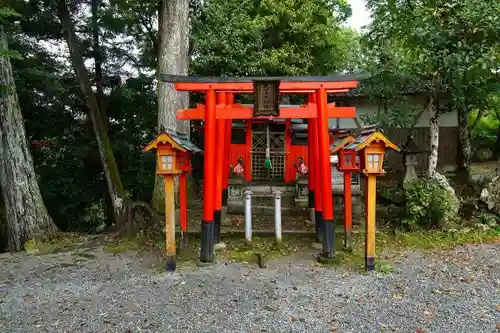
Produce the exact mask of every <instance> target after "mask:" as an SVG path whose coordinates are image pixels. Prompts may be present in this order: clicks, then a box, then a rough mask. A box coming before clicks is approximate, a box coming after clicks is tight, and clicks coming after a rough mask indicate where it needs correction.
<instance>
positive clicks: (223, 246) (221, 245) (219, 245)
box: [214, 242, 227, 251]
mask: <svg viewBox="0 0 500 333" xmlns="http://www.w3.org/2000/svg"><path fill="white" fill-rule="evenodd" d="M226 247H227V245H226V243H222V242H220V243H217V244H215V245H214V251H221V250H225V249H226Z"/></svg>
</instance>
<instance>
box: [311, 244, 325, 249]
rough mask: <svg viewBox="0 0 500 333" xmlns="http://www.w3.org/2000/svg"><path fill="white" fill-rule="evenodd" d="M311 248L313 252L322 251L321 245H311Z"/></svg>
mask: <svg viewBox="0 0 500 333" xmlns="http://www.w3.org/2000/svg"><path fill="white" fill-rule="evenodd" d="M311 247H312V248H313V249H315V250H320V251H322V250H323V244H321V243H312V245H311Z"/></svg>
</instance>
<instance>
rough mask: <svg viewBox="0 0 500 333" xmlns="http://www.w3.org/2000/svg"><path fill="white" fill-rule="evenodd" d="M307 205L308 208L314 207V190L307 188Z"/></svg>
mask: <svg viewBox="0 0 500 333" xmlns="http://www.w3.org/2000/svg"><path fill="white" fill-rule="evenodd" d="M307 199H308V200H307V203H308V205H307V207H308V208H314V190H309V194H308V196H307Z"/></svg>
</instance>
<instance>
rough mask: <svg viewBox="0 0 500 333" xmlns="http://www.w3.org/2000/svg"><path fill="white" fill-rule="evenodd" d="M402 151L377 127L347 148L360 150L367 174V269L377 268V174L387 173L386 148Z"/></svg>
mask: <svg viewBox="0 0 500 333" xmlns="http://www.w3.org/2000/svg"><path fill="white" fill-rule="evenodd" d="M388 148H390V149H393V150H395V151H397V152H399V151H400V149H399V147H397V146H396V145H395V144H393V143H392V142H391V141H389V139H387V138H386V137H385V135H384V134H383V132H382V131H381V130H377V129H376V128H373V127H372V128H370V129H365V130H364V131H362V132H361V134H360V136H359V137H358V138H357V139H356V141H354V142H353V143H352V144H351V145H349V146H348V147H346V150H351V151H353V152H359V154H360V161H361V163H360V168H361V171H362V172H363V174H364V175H365V176H366V189H365V193H366V206H365V212H366V242H365V267H366V270H368V271H372V270H374V269H375V229H376V228H375V222H376V217H375V215H376V210H377V189H376V187H377V185H376V184H377V180H376V179H377V176H380V175H383V174H385V171H384V168H383V163H384V154H385V151H386V149H388Z"/></svg>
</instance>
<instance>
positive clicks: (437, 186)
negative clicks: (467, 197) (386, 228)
mask: <svg viewBox="0 0 500 333" xmlns="http://www.w3.org/2000/svg"><path fill="white" fill-rule="evenodd" d="M404 190H405V199H406V216H405V218H404V219H403V220H402V226H403V227H405V228H408V229H415V228H425V229H432V228H442V227H449V226H451V225H452V223H453V222H455V219H456V216H454V213H453V211H454V209H453V207H452V205H453V201H452V198H451V194H450V193H449V192H448V191H447V189H446V188H445V187H444V186H443V185H442V184H441V183H440V182H438V181H437V180H436V179H434V178H430V177H428V178H420V179H416V180H414V181H412V182H409V183H407V184H405V187H404Z"/></svg>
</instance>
